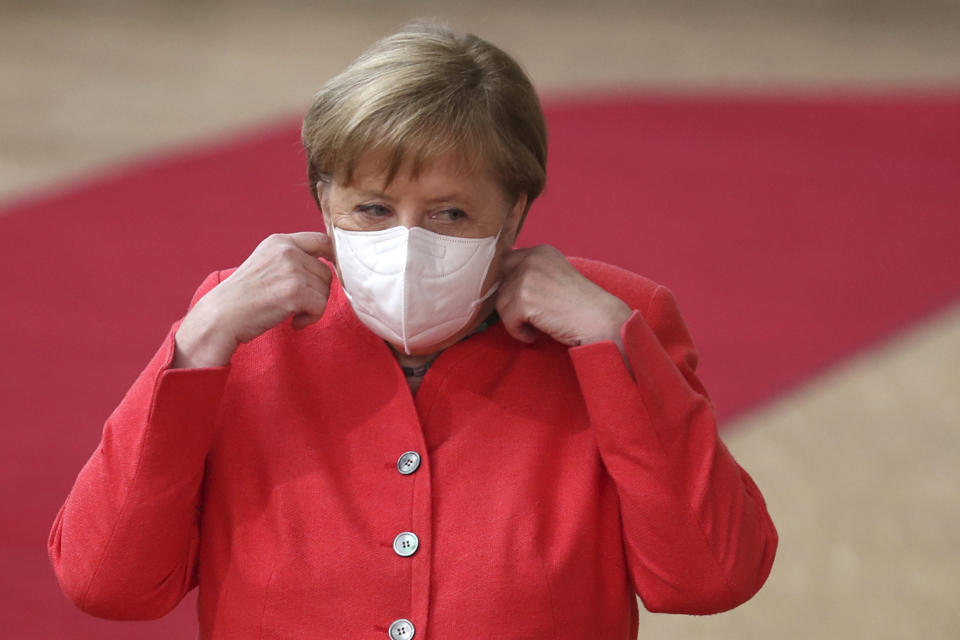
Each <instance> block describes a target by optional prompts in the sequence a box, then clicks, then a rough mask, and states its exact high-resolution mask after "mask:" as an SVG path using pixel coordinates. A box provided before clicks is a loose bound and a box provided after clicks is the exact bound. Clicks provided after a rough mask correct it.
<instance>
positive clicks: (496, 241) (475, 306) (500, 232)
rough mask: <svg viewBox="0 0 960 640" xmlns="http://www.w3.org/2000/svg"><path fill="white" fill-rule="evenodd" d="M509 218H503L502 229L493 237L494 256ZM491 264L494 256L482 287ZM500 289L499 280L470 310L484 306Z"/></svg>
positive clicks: (483, 278)
mask: <svg viewBox="0 0 960 640" xmlns="http://www.w3.org/2000/svg"><path fill="white" fill-rule="evenodd" d="M509 215H510V214H509V213H508V214H507V216H509ZM507 216H505V217H504V218H503V222H502V223H500V229H499V230H498V231H497V235H495V236H494V237H493V252H494V255H496V252H497V245H498V244H499V243H500V235H501V234H502V233H503V228H504V227H506V226H507ZM491 264H493V256H490V262H488V263H487V268H486V269H484V270H483V277H482V278H480V283H481V285H482V284H483V281H484V280H486V279H487V273H488V272H489V271H490V265H491ZM499 288H500V281H499V280H497V281H496V282H494V283H493V286H491V287H490V290H489V291H487V292H486V293H485V294H483V295H482V296H480V297H479V298H477V299H476V300H474V301H473V302H472V303H471V305H470V308H471V309H472V310H476V309H477V307H479V306H480V305H482V304H483V303H484V302H486V301H487V299H488V298H489V297H490V296H492V295H493V294H494V293H496V292H497V289H499Z"/></svg>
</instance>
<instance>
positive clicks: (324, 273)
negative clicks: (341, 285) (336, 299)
mask: <svg viewBox="0 0 960 640" xmlns="http://www.w3.org/2000/svg"><path fill="white" fill-rule="evenodd" d="M300 265H301V266H302V267H303V268H304V269H305V270H306V271H307V273H309V274H310V275H312V276H315V277H316V278H318V279H320V280H321V281H322V282H323V283H324V284H325V285H329V284H330V282H331V281H332V280H333V273H332V272H331V271H330V267H328V266H327V265H325V264H324V263H322V262H320V261H319V260H317V259H316V258H312V257H310V256H308V255H306V254H303V260H301V261H300Z"/></svg>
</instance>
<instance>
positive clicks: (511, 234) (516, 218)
mask: <svg viewBox="0 0 960 640" xmlns="http://www.w3.org/2000/svg"><path fill="white" fill-rule="evenodd" d="M526 210H527V194H525V193H521V194H520V196H519V197H518V198H517V201H516V202H515V203H513V206H512V207H511V208H510V212H509V213H508V214H507V219H506V220H505V221H504V225H503V233H502V234H501V238H504V239H506V240H507V242H508V244H507V247H512V246H513V245H514V244H515V243H516V241H517V235H518V234H519V233H520V225H521V224H522V223H523V217H524V213H525V212H526Z"/></svg>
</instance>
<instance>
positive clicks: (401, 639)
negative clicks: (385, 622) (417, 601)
mask: <svg viewBox="0 0 960 640" xmlns="http://www.w3.org/2000/svg"><path fill="white" fill-rule="evenodd" d="M381 628H382V627H381ZM389 631H390V640H410V638H412V637H413V634H414V633H416V629H415V628H414V627H413V623H412V622H410V621H409V620H407V619H406V618H399V619H397V620H394V621H393V624H391V625H390V629H389Z"/></svg>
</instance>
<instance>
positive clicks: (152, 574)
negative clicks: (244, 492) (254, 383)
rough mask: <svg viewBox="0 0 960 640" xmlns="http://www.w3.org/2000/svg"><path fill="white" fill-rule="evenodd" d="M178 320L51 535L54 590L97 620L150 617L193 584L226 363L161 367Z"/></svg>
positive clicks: (208, 283) (109, 425)
mask: <svg viewBox="0 0 960 640" xmlns="http://www.w3.org/2000/svg"><path fill="white" fill-rule="evenodd" d="M219 280H220V275H219V272H215V273H212V274H211V275H210V276H208V277H207V279H206V280H205V281H204V282H203V283H202V284H201V285H200V288H199V289H198V290H197V293H196V294H195V295H194V298H193V302H191V306H192V305H193V304H194V303H196V301H197V300H199V299H200V297H202V296H203V294H205V293H206V292H207V291H209V290H210V289H212V288H213V287H214V286H216V285H217V284H218V283H219ZM180 322H182V321H178V322H177V323H175V324H174V325H173V326H172V328H171V329H170V332H169V334H168V335H167V337H166V339H165V340H164V342H163V344H162V345H161V346H160V349H159V350H158V351H157V353H156V354H155V355H154V356H153V358H152V359H151V360H150V362H149V364H148V365H147V367H146V368H145V369H144V370H143V372H142V373H141V374H140V375H139V376H138V377H137V379H136V381H135V382H134V383H133V386H132V387H131V388H130V390H129V391H128V392H127V394H126V395H125V396H124V398H123V400H122V401H121V403H120V405H119V406H118V407H117V408H116V410H115V411H114V412H113V413H112V414H111V415H110V417H109V418H108V419H107V421H106V424H105V425H104V428H103V434H102V438H101V441H100V445H99V446H98V447H97V449H96V450H95V451H94V452H93V455H92V456H91V457H90V459H89V460H88V461H87V463H86V465H85V466H84V467H83V469H82V470H81V471H80V474H79V476H77V479H76V482H75V484H74V486H73V489H72V490H71V491H70V494H69V495H68V496H67V500H66V502H65V503H64V505H63V506H62V507H61V509H60V511H59V513H58V514H57V517H56V520H55V521H54V523H53V529H52V530H51V532H50V538H49V541H48V546H47V549H48V553H49V555H50V560H51V562H52V563H53V567H54V570H55V572H56V574H57V579H58V580H59V582H60V586H61V588H62V589H63V591H64V593H66V594H67V596H68V597H69V598H70V599H71V600H72V601H73V602H74V603H75V604H76V605H77V606H78V607H80V608H81V609H83V610H84V611H86V612H88V613H91V614H93V615H96V616H100V617H104V618H113V619H126V620H133V619H149V618H158V617H160V616H162V615H164V614H166V613H167V612H169V611H170V610H171V609H173V608H174V607H175V606H176V605H177V603H179V602H180V600H181V599H182V598H183V596H184V595H185V594H186V593H187V592H188V591H189V590H190V589H192V588H193V587H194V586H195V584H196V577H195V575H194V574H195V567H196V558H197V547H198V540H199V528H198V517H199V509H200V504H199V494H200V487H201V483H202V480H203V470H204V460H205V458H206V454H207V451H208V449H209V447H210V443H211V440H212V437H213V430H214V429H213V427H214V422H215V419H216V415H217V411H218V406H219V403H220V397H221V395H222V392H223V388H224V385H225V383H226V380H227V374H228V372H229V365H228V366H226V367H216V368H208V369H170V368H169V367H170V363H171V361H172V359H173V355H174V349H175V343H174V334H175V333H176V331H177V329H178V328H179V326H180Z"/></svg>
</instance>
